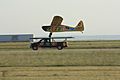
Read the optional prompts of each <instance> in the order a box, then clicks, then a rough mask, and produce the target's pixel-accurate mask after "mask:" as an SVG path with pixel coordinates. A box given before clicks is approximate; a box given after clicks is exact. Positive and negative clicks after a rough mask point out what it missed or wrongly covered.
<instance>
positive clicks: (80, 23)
mask: <svg viewBox="0 0 120 80" xmlns="http://www.w3.org/2000/svg"><path fill="white" fill-rule="evenodd" d="M75 30H76V31H81V32H82V31H84V23H83V21H80V22H79V23H78V25H77V26H76V27H75Z"/></svg>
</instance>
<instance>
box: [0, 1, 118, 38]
mask: <svg viewBox="0 0 120 80" xmlns="http://www.w3.org/2000/svg"><path fill="white" fill-rule="evenodd" d="M119 3H120V0H0V34H16V33H32V34H34V35H35V36H48V34H49V33H47V32H44V31H43V30H42V29H41V26H43V25H50V23H51V21H52V18H53V16H56V15H59V16H62V17H63V19H64V20H63V22H62V24H65V25H69V26H76V25H77V24H78V22H79V21H80V20H83V22H84V25H85V31H84V33H83V34H82V33H81V32H65V33H63V32H62V33H54V34H53V35H68V36H70V35H73V34H74V35H75V34H78V35H120V5H119Z"/></svg>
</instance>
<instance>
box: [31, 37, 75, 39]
mask: <svg viewBox="0 0 120 80" xmlns="http://www.w3.org/2000/svg"><path fill="white" fill-rule="evenodd" d="M66 38H74V37H51V39H66ZM30 39H50V38H49V37H35V38H30Z"/></svg>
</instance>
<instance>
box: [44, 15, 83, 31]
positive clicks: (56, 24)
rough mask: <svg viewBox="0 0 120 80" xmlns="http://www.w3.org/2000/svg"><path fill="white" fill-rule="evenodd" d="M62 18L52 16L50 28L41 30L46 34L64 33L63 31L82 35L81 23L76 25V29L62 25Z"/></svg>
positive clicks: (46, 27)
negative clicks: (78, 32)
mask: <svg viewBox="0 0 120 80" xmlns="http://www.w3.org/2000/svg"><path fill="white" fill-rule="evenodd" d="M62 21H63V18H62V17H61V16H54V17H53V20H52V22H51V25H50V26H42V29H43V30H44V31H46V32H51V33H52V32H65V31H80V32H82V33H83V31H84V24H83V21H82V20H80V22H79V23H78V24H77V26H76V27H71V26H66V25H62V24H61V23H62Z"/></svg>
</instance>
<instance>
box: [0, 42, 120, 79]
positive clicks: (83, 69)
mask: <svg viewBox="0 0 120 80" xmlns="http://www.w3.org/2000/svg"><path fill="white" fill-rule="evenodd" d="M119 66H120V41H81V42H69V47H68V48H65V49H63V50H57V49H56V48H54V49H48V48H47V49H41V48H40V49H39V50H38V51H33V50H31V49H30V48H29V43H28V42H14V43H13V42H6V43H0V80H119V79H120V77H119V76H120V67H119Z"/></svg>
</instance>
